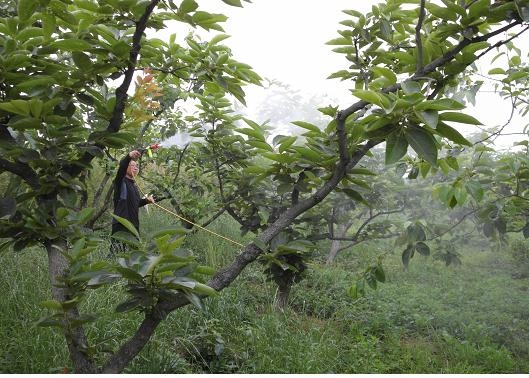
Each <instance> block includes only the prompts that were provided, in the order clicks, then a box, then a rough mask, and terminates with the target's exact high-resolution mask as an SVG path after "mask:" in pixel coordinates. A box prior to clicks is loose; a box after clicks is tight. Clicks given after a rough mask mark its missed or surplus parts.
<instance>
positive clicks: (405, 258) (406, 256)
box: [402, 246, 413, 268]
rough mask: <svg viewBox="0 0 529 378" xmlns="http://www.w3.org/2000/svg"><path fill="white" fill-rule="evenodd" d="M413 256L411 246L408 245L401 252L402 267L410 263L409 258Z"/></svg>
mask: <svg viewBox="0 0 529 378" xmlns="http://www.w3.org/2000/svg"><path fill="white" fill-rule="evenodd" d="M412 257H413V246H408V247H407V248H406V249H405V250H404V251H403V252H402V264H404V267H406V268H407V267H408V265H409V263H410V259H411V258H412Z"/></svg>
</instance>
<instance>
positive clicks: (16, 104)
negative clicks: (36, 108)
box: [0, 100, 30, 116]
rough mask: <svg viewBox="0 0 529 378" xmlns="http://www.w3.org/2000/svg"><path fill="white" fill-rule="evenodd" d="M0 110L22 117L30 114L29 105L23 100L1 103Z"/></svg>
mask: <svg viewBox="0 0 529 378" xmlns="http://www.w3.org/2000/svg"><path fill="white" fill-rule="evenodd" d="M0 109H2V110H5V111H8V112H10V113H14V114H19V115H23V116H29V114H30V108H29V103H28V102H27V101H25V100H11V101H9V102H3V103H1V104H0Z"/></svg>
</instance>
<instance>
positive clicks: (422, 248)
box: [415, 242, 430, 256]
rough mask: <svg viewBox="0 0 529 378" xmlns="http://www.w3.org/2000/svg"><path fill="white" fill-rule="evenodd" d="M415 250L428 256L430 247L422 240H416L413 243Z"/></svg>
mask: <svg viewBox="0 0 529 378" xmlns="http://www.w3.org/2000/svg"><path fill="white" fill-rule="evenodd" d="M415 250H416V251H417V252H419V253H420V254H421V255H423V256H430V247H428V245H427V244H426V243H424V242H417V243H416V244H415Z"/></svg>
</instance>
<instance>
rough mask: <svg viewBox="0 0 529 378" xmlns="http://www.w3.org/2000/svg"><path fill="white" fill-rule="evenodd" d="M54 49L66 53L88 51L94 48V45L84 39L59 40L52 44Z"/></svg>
mask: <svg viewBox="0 0 529 378" xmlns="http://www.w3.org/2000/svg"><path fill="white" fill-rule="evenodd" d="M50 46H52V47H53V48H57V49H59V50H66V51H86V50H88V49H90V48H91V47H92V45H91V44H90V43H88V42H86V41H85V40H83V39H76V38H70V39H63V40H58V41H55V42H53V43H51V44H50Z"/></svg>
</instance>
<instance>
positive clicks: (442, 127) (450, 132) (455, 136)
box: [435, 122, 472, 146]
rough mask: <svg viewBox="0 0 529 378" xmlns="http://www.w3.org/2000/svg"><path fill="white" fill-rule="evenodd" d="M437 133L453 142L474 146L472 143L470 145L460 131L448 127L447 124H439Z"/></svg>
mask: <svg viewBox="0 0 529 378" xmlns="http://www.w3.org/2000/svg"><path fill="white" fill-rule="evenodd" d="M435 131H436V132H437V134H439V135H441V136H443V137H445V138H447V139H449V140H451V141H452V142H456V143H458V144H461V145H464V146H472V143H470V142H469V141H468V140H467V139H466V138H465V137H464V136H463V135H461V133H460V132H459V131H457V130H456V129H454V128H453V127H451V126H448V125H447V124H446V123H443V122H439V124H438V125H437V128H436V129H435Z"/></svg>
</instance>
